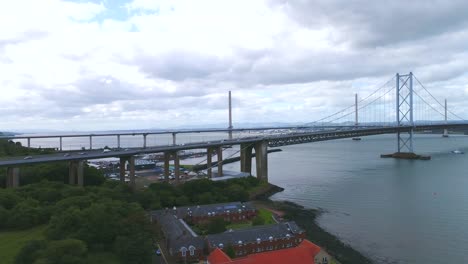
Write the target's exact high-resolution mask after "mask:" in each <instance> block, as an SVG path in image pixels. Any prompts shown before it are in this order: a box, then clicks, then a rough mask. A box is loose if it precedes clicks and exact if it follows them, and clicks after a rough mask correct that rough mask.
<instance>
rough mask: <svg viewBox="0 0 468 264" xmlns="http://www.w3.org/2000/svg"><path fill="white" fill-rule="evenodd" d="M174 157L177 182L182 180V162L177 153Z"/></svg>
mask: <svg viewBox="0 0 468 264" xmlns="http://www.w3.org/2000/svg"><path fill="white" fill-rule="evenodd" d="M173 155H174V176H175V179H176V181H179V178H180V160H179V154H178V153H177V151H176V152H174V153H173Z"/></svg>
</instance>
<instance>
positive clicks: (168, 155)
mask: <svg viewBox="0 0 468 264" xmlns="http://www.w3.org/2000/svg"><path fill="white" fill-rule="evenodd" d="M170 160H171V153H169V152H164V179H165V180H166V181H168V180H169V174H170V172H169V162H170Z"/></svg>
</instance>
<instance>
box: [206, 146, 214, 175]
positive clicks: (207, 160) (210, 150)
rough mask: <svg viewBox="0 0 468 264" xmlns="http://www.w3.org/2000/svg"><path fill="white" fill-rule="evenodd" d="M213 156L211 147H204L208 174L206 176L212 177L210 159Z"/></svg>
mask: <svg viewBox="0 0 468 264" xmlns="http://www.w3.org/2000/svg"><path fill="white" fill-rule="evenodd" d="M212 157H213V149H212V148H207V149H206V174H207V175H208V178H210V179H211V178H212V177H213V170H212V169H211V161H212Z"/></svg>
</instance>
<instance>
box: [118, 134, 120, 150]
mask: <svg viewBox="0 0 468 264" xmlns="http://www.w3.org/2000/svg"><path fill="white" fill-rule="evenodd" d="M117 148H120V135H117Z"/></svg>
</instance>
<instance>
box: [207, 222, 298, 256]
mask: <svg viewBox="0 0 468 264" xmlns="http://www.w3.org/2000/svg"><path fill="white" fill-rule="evenodd" d="M305 236H306V233H305V231H304V230H302V229H301V228H299V227H298V226H297V225H296V223H295V222H283V223H278V224H273V225H264V226H254V227H250V228H244V229H238V230H232V231H228V232H224V233H220V234H215V235H208V236H206V241H207V246H208V251H209V252H211V251H213V250H215V249H216V248H220V249H227V248H228V247H232V249H233V250H234V252H235V255H236V257H242V256H246V255H248V254H253V253H260V252H264V251H273V250H278V249H285V248H291V247H296V246H297V245H299V244H300V243H301V242H302V241H303V240H304V239H305Z"/></svg>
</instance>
